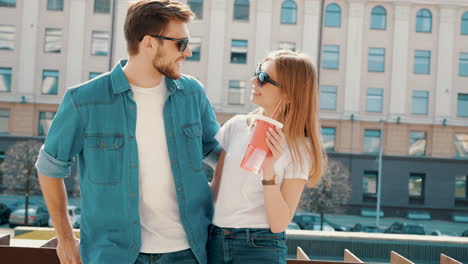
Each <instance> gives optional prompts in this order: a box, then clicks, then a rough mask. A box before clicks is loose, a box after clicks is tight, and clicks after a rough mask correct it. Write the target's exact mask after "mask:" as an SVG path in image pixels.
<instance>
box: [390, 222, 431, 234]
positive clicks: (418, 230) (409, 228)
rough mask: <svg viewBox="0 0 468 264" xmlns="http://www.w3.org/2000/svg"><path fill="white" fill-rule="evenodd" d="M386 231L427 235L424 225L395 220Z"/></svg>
mask: <svg viewBox="0 0 468 264" xmlns="http://www.w3.org/2000/svg"><path fill="white" fill-rule="evenodd" d="M384 233H390V234H408V235H425V234H426V232H425V231H424V227H423V226H422V225H414V224H407V223H400V222H395V223H393V224H391V225H390V226H389V227H388V228H387V229H385V231H384Z"/></svg>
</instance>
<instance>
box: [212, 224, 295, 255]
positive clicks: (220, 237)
mask: <svg viewBox="0 0 468 264" xmlns="http://www.w3.org/2000/svg"><path fill="white" fill-rule="evenodd" d="M207 251H208V264H223V263H225V264H228V263H229V264H249V263H255V264H262V263H265V264H285V263H286V254H287V247H286V243H285V233H284V232H282V233H272V232H271V231H270V229H267V228H240V229H236V228H220V227H217V226H213V225H212V226H210V232H209V237H208V245H207Z"/></svg>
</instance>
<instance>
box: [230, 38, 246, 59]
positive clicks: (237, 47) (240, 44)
mask: <svg viewBox="0 0 468 264" xmlns="http://www.w3.org/2000/svg"><path fill="white" fill-rule="evenodd" d="M248 46H249V42H248V41H247V40H238V39H233V40H232V43H231V63H237V64H247V48H248Z"/></svg>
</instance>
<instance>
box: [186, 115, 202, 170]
mask: <svg viewBox="0 0 468 264" xmlns="http://www.w3.org/2000/svg"><path fill="white" fill-rule="evenodd" d="M182 129H183V131H184V135H185V144H186V151H185V153H186V155H187V159H188V163H189V164H190V167H191V168H192V169H193V170H194V171H197V172H199V171H201V170H202V169H203V164H202V162H203V149H202V138H201V137H202V127H201V124H200V123H199V122H196V123H189V124H186V125H184V126H183V127H182Z"/></svg>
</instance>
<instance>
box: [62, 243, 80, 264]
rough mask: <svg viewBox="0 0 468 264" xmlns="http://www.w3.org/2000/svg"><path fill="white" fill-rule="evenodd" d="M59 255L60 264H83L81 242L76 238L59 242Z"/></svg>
mask: <svg viewBox="0 0 468 264" xmlns="http://www.w3.org/2000/svg"><path fill="white" fill-rule="evenodd" d="M57 255H58V257H59V259H60V264H81V257H80V241H79V240H78V239H76V238H75V237H73V238H71V239H66V240H63V241H59V242H58V244H57Z"/></svg>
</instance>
